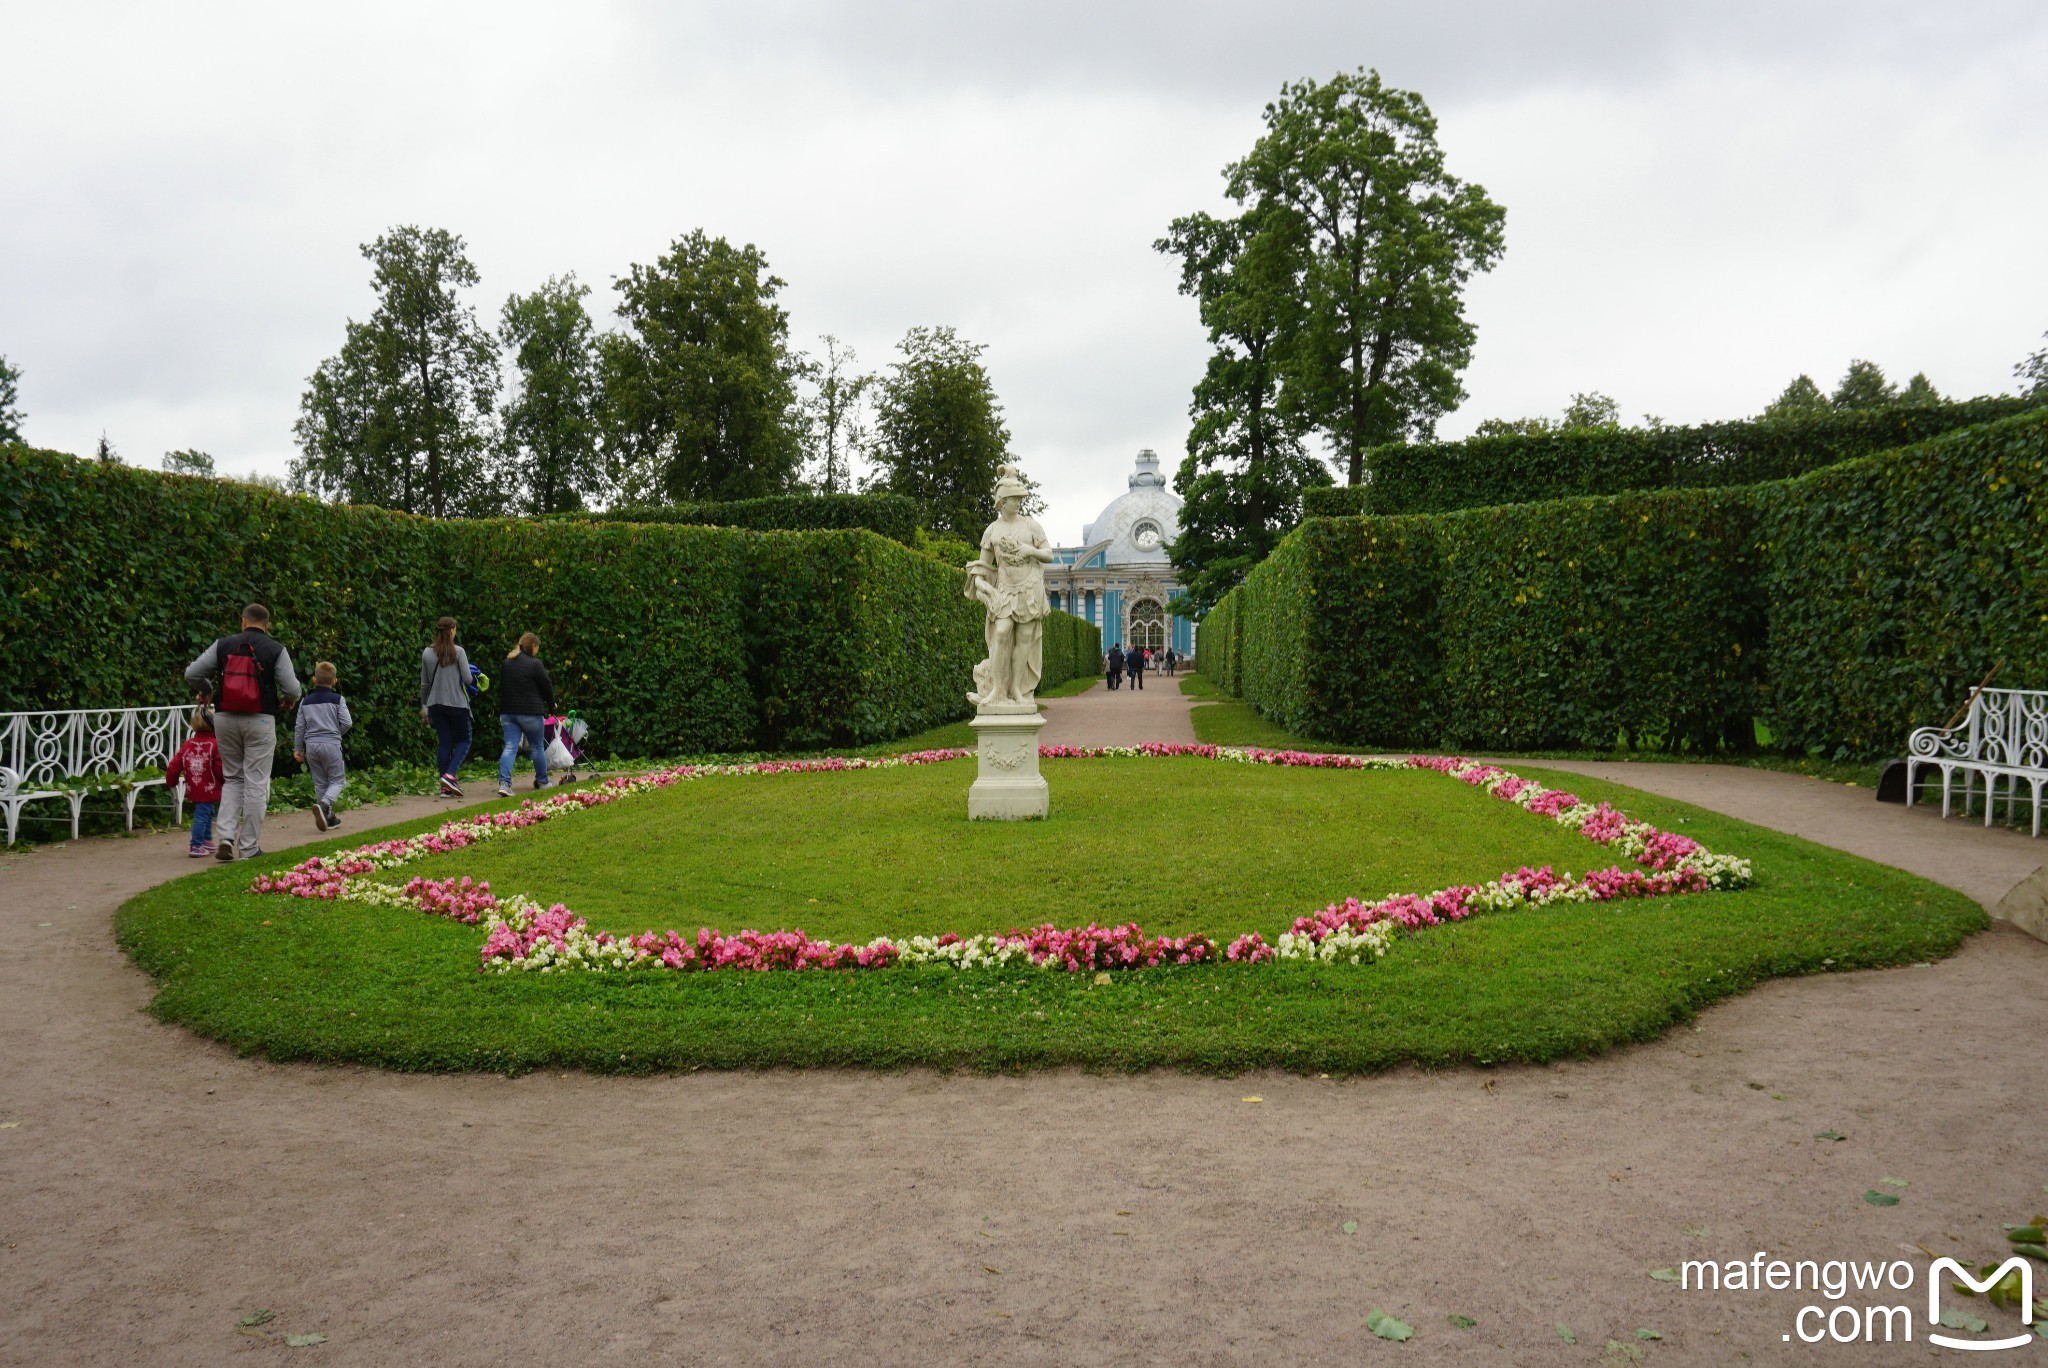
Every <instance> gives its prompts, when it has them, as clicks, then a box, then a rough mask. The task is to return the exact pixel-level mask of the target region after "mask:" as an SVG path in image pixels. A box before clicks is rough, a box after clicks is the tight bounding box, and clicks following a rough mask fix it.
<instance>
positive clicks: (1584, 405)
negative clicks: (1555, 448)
mask: <svg viewBox="0 0 2048 1368" xmlns="http://www.w3.org/2000/svg"><path fill="white" fill-rule="evenodd" d="M1620 426H1621V405H1620V404H1619V403H1618V402H1616V400H1615V399H1614V398H1613V397H1612V396H1611V395H1606V394H1602V393H1600V391H1598V390H1592V391H1589V392H1588V393H1585V394H1574V395H1573V396H1572V399H1571V402H1570V403H1568V404H1566V405H1565V406H1564V418H1563V419H1562V420H1561V421H1560V422H1559V423H1558V427H1559V428H1560V429H1562V430H1563V431H1565V432H1576V431H1582V430H1585V429H1595V430H1607V431H1612V430H1613V429H1615V428H1618V427H1620Z"/></svg>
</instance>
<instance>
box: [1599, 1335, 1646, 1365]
mask: <svg viewBox="0 0 2048 1368" xmlns="http://www.w3.org/2000/svg"><path fill="white" fill-rule="evenodd" d="M1600 1356H1601V1357H1602V1358H1603V1359H1605V1360H1606V1361H1607V1362H1609V1363H1641V1362H1642V1361H1643V1346H1642V1345H1640V1344H1623V1343H1622V1342H1621V1341H1620V1340H1609V1341H1607V1347H1606V1348H1605V1349H1602V1350H1601V1351H1600Z"/></svg>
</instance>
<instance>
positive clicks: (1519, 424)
mask: <svg viewBox="0 0 2048 1368" xmlns="http://www.w3.org/2000/svg"><path fill="white" fill-rule="evenodd" d="M1643 421H1644V422H1645V423H1646V424H1648V425H1649V426H1651V427H1660V426H1662V425H1663V422H1664V420H1663V419H1662V418H1656V417H1652V416H1651V415H1649V414H1644V415H1643ZM1620 426H1621V405H1620V404H1619V403H1617V402H1616V401H1615V400H1614V399H1613V398H1611V397H1610V396H1608V395H1605V394H1602V393H1600V391H1598V390H1590V391H1588V392H1586V393H1584V394H1574V395H1573V396H1572V397H1571V402H1570V403H1568V404H1566V405H1565V406H1564V417H1562V418H1488V419H1485V420H1484V421H1482V422H1481V423H1480V424H1479V426H1477V427H1475V428H1473V429H1472V435H1473V436H1474V437H1536V436H1540V435H1541V434H1543V433H1546V432H1576V431H1586V430H1593V431H1613V430H1615V429H1618V428H1619V427H1620Z"/></svg>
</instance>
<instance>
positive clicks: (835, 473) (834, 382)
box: [799, 333, 875, 494]
mask: <svg viewBox="0 0 2048 1368" xmlns="http://www.w3.org/2000/svg"><path fill="white" fill-rule="evenodd" d="M819 341H821V342H823V343H824V344H825V354H824V355H823V356H822V357H818V358H815V359H806V360H805V362H804V364H803V367H802V378H803V381H804V385H805V389H806V392H805V394H804V396H803V398H802V399H801V400H800V401H799V407H800V409H801V411H802V413H803V441H804V451H805V457H806V464H807V465H808V466H809V467H810V468H811V469H813V470H814V471H816V474H815V475H814V476H813V477H812V482H813V484H815V486H816V487H817V488H818V490H819V491H820V492H822V493H825V494H837V493H840V492H841V491H842V490H847V489H851V488H852V487H853V465H854V461H855V460H856V459H857V458H858V457H859V456H860V454H861V453H862V452H863V451H865V450H866V449H867V443H868V437H869V433H868V425H867V421H866V419H867V395H868V391H869V390H870V389H871V388H872V387H873V386H874V383H875V377H874V376H873V375H871V374H868V373H866V372H864V371H860V370H857V369H855V359H856V358H855V357H854V354H853V348H851V347H849V346H847V345H846V344H845V343H844V342H841V341H840V340H839V339H838V338H836V337H834V336H833V335H832V334H830V333H826V334H825V335H824V336H823V337H822V338H820V339H819Z"/></svg>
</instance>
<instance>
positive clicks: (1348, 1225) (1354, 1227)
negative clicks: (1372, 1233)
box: [1344, 1221, 1358, 1235]
mask: <svg viewBox="0 0 2048 1368" xmlns="http://www.w3.org/2000/svg"><path fill="white" fill-rule="evenodd" d="M1344 1233H1345V1234H1346V1235H1356V1234H1357V1233H1358V1222H1356V1221H1346V1222H1345V1223H1344Z"/></svg>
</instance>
